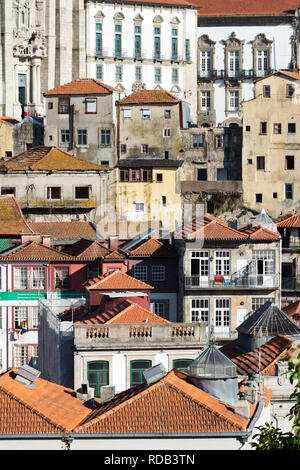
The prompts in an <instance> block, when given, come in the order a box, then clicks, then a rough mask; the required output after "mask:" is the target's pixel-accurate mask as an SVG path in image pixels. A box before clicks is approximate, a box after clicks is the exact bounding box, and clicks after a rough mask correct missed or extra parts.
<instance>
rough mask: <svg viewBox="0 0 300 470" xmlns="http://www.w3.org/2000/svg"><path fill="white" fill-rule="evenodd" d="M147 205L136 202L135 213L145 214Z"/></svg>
mask: <svg viewBox="0 0 300 470" xmlns="http://www.w3.org/2000/svg"><path fill="white" fill-rule="evenodd" d="M144 210H145V204H144V203H143V202H134V211H135V212H144Z"/></svg>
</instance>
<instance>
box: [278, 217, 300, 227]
mask: <svg viewBox="0 0 300 470" xmlns="http://www.w3.org/2000/svg"><path fill="white" fill-rule="evenodd" d="M275 223H276V224H277V227H278V228H300V215H298V214H293V215H288V216H284V217H283V218H280V219H277V221H275Z"/></svg>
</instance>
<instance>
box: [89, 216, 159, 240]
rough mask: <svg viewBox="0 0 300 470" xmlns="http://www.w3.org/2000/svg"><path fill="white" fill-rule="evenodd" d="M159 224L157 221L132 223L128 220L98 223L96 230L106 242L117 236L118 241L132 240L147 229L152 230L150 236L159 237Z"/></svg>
mask: <svg viewBox="0 0 300 470" xmlns="http://www.w3.org/2000/svg"><path fill="white" fill-rule="evenodd" d="M160 228H161V222H160V221H159V220H148V221H145V222H132V221H128V220H120V221H105V220H104V221H100V222H99V223H98V224H97V229H98V231H99V233H100V234H101V236H102V237H104V238H105V239H106V240H107V239H108V238H109V237H111V236H117V237H118V239H119V240H132V239H133V238H134V237H136V236H137V235H141V234H142V233H145V232H146V231H147V230H149V229H153V230H154V234H152V236H153V237H154V238H155V237H159V230H160Z"/></svg>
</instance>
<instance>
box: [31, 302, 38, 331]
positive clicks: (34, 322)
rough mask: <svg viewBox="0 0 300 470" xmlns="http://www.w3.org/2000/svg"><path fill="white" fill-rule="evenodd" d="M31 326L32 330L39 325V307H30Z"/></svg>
mask: <svg viewBox="0 0 300 470" xmlns="http://www.w3.org/2000/svg"><path fill="white" fill-rule="evenodd" d="M31 324H32V325H31V326H32V328H33V329H34V330H37V329H38V327H39V308H38V307H31Z"/></svg>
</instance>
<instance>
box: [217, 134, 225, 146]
mask: <svg viewBox="0 0 300 470" xmlns="http://www.w3.org/2000/svg"><path fill="white" fill-rule="evenodd" d="M216 147H217V148H223V147H224V136H223V135H217V136H216Z"/></svg>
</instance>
